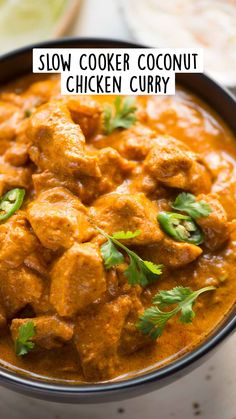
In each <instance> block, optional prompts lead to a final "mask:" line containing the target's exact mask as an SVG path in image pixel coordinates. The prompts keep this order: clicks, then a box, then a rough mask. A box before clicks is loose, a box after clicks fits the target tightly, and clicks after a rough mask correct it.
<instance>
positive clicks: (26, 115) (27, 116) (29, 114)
mask: <svg viewBox="0 0 236 419" xmlns="http://www.w3.org/2000/svg"><path fill="white" fill-rule="evenodd" d="M31 115H32V112H31V110H30V109H26V110H25V118H29V117H30V116H31Z"/></svg>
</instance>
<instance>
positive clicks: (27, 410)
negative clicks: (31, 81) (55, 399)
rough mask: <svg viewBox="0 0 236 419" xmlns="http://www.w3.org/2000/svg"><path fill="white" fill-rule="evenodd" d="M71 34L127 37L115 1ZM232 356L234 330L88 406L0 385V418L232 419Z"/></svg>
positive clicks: (104, 1)
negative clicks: (190, 362)
mask: <svg viewBox="0 0 236 419" xmlns="http://www.w3.org/2000/svg"><path fill="white" fill-rule="evenodd" d="M72 33H73V34H77V35H80V36H103V37H109V36H111V37H116V38H120V39H130V38H129V31H128V29H127V27H126V24H125V21H124V19H123V15H122V13H121V10H120V7H119V1H118V0H117V1H116V0H85V1H84V4H83V6H82V8H81V13H80V17H79V19H78V22H77V24H76V25H75V27H74V28H73V32H71V34H72ZM235 360H236V336H235V335H234V336H232V337H231V338H230V339H229V340H228V341H227V342H225V343H224V344H223V345H222V346H221V348H220V349H219V350H218V352H217V353H216V354H214V355H213V356H212V357H211V358H210V359H209V360H208V361H207V362H206V363H205V364H203V365H202V366H201V367H200V368H198V369H197V370H195V371H194V372H192V373H191V374H189V375H188V376H186V377H184V378H182V379H180V380H179V381H177V382H176V383H174V384H172V385H170V386H167V387H165V388H163V389H161V390H158V391H156V392H153V393H150V394H148V395H146V396H142V397H139V398H136V399H132V400H127V401H123V402H116V403H108V404H101V405H93V406H92V405H91V406H87V405H84V406H83V405H78V406H76V405H61V404H54V403H49V402H43V401H40V400H34V399H30V398H26V397H24V396H21V395H18V394H16V393H13V392H10V391H8V390H6V389H4V388H0V419H27V418H30V419H31V418H34V419H42V418H44V419H72V418H73V419H74V418H79V419H118V418H119V419H172V418H173V419H191V418H201V419H236V374H235V372H236V368H235ZM195 403H197V405H196V406H195ZM198 405H199V407H198ZM194 406H195V407H194ZM121 408H122V409H124V412H123V413H119V411H118V410H119V409H121Z"/></svg>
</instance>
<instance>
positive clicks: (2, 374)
mask: <svg viewBox="0 0 236 419" xmlns="http://www.w3.org/2000/svg"><path fill="white" fill-rule="evenodd" d="M70 44H74V45H75V47H78V48H79V44H83V46H81V47H84V45H85V44H88V47H89V44H90V45H91V44H93V45H95V47H98V48H99V47H101V44H102V45H103V46H102V47H104V45H107V47H108V48H109V47H114V46H116V47H121V48H122V47H123V48H125V47H126V48H147V47H146V46H144V45H142V44H139V43H137V42H129V41H124V40H119V39H111V38H93V37H78V38H76V37H66V38H62V39H52V40H48V41H43V42H39V43H35V44H32V45H27V46H24V47H21V48H18V49H16V50H13V51H10V52H7V53H5V54H2V55H1V56H0V66H1V63H2V62H3V61H5V60H8V59H11V58H15V57H17V56H20V55H22V54H24V53H30V52H31V51H32V49H33V48H47V47H48V48H49V47H51V48H56V47H61V48H63V47H65V46H67V45H70ZM70 47H71V45H70V46H69V48H70ZM71 48H73V47H71ZM20 76H21V74H19V77H20ZM198 76H199V77H200V78H202V79H205V81H206V82H207V83H209V84H211V85H212V86H213V87H214V88H215V89H216V90H218V91H219V92H220V94H221V95H223V96H225V98H226V99H227V100H230V101H231V102H232V104H233V106H235V109H236V100H235V97H234V96H233V95H232V94H231V93H230V92H229V91H228V90H227V89H226V88H224V87H223V86H220V85H219V84H218V83H217V82H215V81H214V80H213V79H211V78H210V77H209V76H208V75H206V74H198ZM213 109H214V107H213ZM234 330H236V310H235V309H234V307H233V308H232V310H231V312H230V313H229V314H228V315H226V318H225V319H224V321H223V322H222V323H221V324H220V325H219V326H218V327H217V328H216V329H215V330H214V331H213V332H212V333H211V334H210V335H209V336H208V337H207V338H206V340H204V341H202V342H201V343H200V345H198V346H197V347H196V348H195V349H194V350H192V351H189V352H186V353H185V354H184V355H183V356H181V357H179V358H176V359H174V360H173V361H172V362H170V363H168V364H166V365H164V366H162V367H160V368H158V367H157V369H153V370H150V371H149V372H148V371H147V372H145V373H143V374H142V373H141V374H140V375H137V376H134V377H131V378H127V379H125V378H124V379H122V380H119V381H118V380H117V381H110V382H101V383H97V384H93V383H81V384H75V385H74V384H73V383H71V382H70V383H68V384H67V383H66V382H65V384H64V383H59V382H56V380H55V382H54V381H52V382H48V381H46V380H45V381H44V380H43V377H42V378H41V376H40V379H39V376H37V378H33V377H30V376H26V375H23V374H21V373H19V372H16V371H15V370H14V368H12V369H10V368H8V367H7V368H6V367H5V366H4V365H3V364H2V365H1V364H0V383H3V384H4V383H5V384H6V385H8V386H10V385H11V384H15V386H16V388H17V387H18V388H21V389H25V390H27V391H31V392H32V390H33V391H34V392H35V393H37V392H38V393H41V394H42V395H46V394H48V393H51V394H54V395H58V396H63V395H65V396H70V395H71V396H73V395H75V396H76V395H77V396H79V395H92V396H95V395H96V394H100V393H103V394H105V393H106V394H109V393H114V392H119V390H124V389H130V388H134V387H138V386H141V385H144V384H147V383H151V382H157V381H161V380H164V379H166V378H168V377H170V376H174V375H175V374H176V373H178V372H180V371H184V370H186V369H187V368H188V367H190V366H191V365H192V364H193V363H195V364H197V361H199V360H200V359H201V358H203V357H204V356H205V355H207V354H208V353H209V352H210V351H212V350H213V349H214V348H215V347H216V346H218V345H219V344H220V343H221V342H222V341H223V340H224V339H225V338H226V337H227V336H229V335H230V334H231V333H232V332H233V331H234Z"/></svg>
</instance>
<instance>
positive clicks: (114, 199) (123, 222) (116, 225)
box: [91, 193, 163, 245]
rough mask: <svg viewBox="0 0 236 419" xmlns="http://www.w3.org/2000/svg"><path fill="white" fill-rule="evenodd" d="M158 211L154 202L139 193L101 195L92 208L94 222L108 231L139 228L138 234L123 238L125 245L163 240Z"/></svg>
mask: <svg viewBox="0 0 236 419" xmlns="http://www.w3.org/2000/svg"><path fill="white" fill-rule="evenodd" d="M157 212H158V210H157V205H156V204H155V203H154V202H152V201H150V200H149V199H148V198H146V196H145V195H144V194H142V193H139V194H134V195H130V194H118V193H111V194H108V195H104V196H103V197H101V198H99V199H98V200H97V201H96V202H95V203H94V206H93V207H92V208H91V216H92V217H93V219H94V222H96V223H97V225H99V227H101V228H102V229H104V230H105V231H106V232H107V233H108V234H113V233H115V232H117V231H121V230H123V231H133V232H134V231H136V230H140V231H141V234H140V235H139V236H137V237H135V238H132V239H129V240H125V243H126V244H127V245H129V244H130V245H140V244H142V245H147V244H151V243H159V242H160V241H161V240H162V238H163V233H162V231H161V230H160V227H159V224H158V222H157Z"/></svg>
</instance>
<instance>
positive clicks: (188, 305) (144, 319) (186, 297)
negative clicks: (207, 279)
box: [137, 286, 215, 339]
mask: <svg viewBox="0 0 236 419" xmlns="http://www.w3.org/2000/svg"><path fill="white" fill-rule="evenodd" d="M214 289H215V287H213V286H210V287H205V288H201V289H199V290H197V291H193V290H191V288H187V287H175V288H173V289H172V290H168V291H160V292H159V293H158V294H156V295H155V297H154V298H153V306H151V307H150V308H148V309H146V310H145V311H144V313H143V315H142V316H141V317H140V318H139V322H138V323H137V328H138V329H139V330H140V331H141V332H142V333H144V334H146V335H148V336H150V337H151V338H152V339H157V338H158V337H160V336H161V335H162V333H163V330H164V328H165V326H166V323H167V322H168V320H170V319H171V318H172V317H174V316H175V315H176V314H178V313H180V317H179V320H180V321H181V323H192V321H193V319H194V317H195V312H194V311H193V305H194V303H195V301H196V299H197V298H198V297H199V295H200V294H202V293H204V292H207V291H212V290H214ZM172 304H175V305H176V307H175V308H174V309H173V310H171V311H162V310H163V309H165V308H167V307H168V306H170V305H172Z"/></svg>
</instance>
